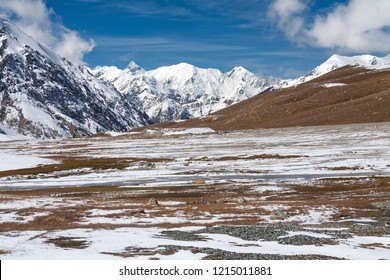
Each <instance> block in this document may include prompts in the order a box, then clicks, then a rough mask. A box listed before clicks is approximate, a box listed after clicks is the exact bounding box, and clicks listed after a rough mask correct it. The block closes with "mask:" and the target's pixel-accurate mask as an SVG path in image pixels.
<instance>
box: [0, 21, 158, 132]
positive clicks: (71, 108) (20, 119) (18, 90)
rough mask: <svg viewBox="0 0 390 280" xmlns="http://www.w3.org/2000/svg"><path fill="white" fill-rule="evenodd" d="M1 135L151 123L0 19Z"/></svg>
mask: <svg viewBox="0 0 390 280" xmlns="http://www.w3.org/2000/svg"><path fill="white" fill-rule="evenodd" d="M0 104H1V109H0V133H3V134H11V135H12V134H22V135H26V136H31V137H34V138H63V137H76V136H85V135H91V134H94V133H97V132H99V131H112V130H113V131H127V130H129V129H131V128H134V127H138V126H144V125H148V124H150V123H151V122H150V120H149V118H148V117H147V115H146V114H144V113H143V112H141V111H139V110H138V109H137V108H136V107H135V106H134V105H133V104H132V103H130V102H128V100H127V98H126V97H125V96H123V95H122V94H121V93H119V92H118V91H117V90H115V89H114V88H113V87H112V86H109V85H107V84H105V83H104V82H102V81H100V80H99V79H97V78H96V77H95V76H93V75H92V74H91V73H90V72H89V70H88V69H87V68H86V67H84V66H77V65H73V64H72V63H71V62H69V61H68V60H66V59H64V58H61V57H60V56H59V55H57V54H56V53H54V52H53V51H52V50H51V49H50V48H48V47H47V46H45V45H44V44H41V43H39V42H37V41H35V40H34V39H33V38H31V37H29V36H28V35H26V34H25V33H24V32H23V31H21V30H20V29H19V28H18V27H17V26H16V25H14V24H13V23H11V22H9V21H7V20H0Z"/></svg>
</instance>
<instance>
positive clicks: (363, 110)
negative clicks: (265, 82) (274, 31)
mask: <svg viewBox="0 0 390 280" xmlns="http://www.w3.org/2000/svg"><path fill="white" fill-rule="evenodd" d="M389 108H390V69H383V70H373V69H366V68H363V67H358V66H344V67H341V68H339V69H337V70H334V71H332V72H329V73H327V74H325V75H322V76H320V77H318V78H316V79H312V80H310V81H308V82H306V83H303V84H300V85H297V86H295V87H289V88H285V89H280V90H276V91H273V92H269V93H264V94H261V95H258V96H255V97H253V98H251V99H248V100H245V101H242V102H240V103H238V104H235V105H233V106H230V107H228V108H226V109H224V110H221V111H218V112H216V113H214V114H211V115H210V116H208V117H206V118H201V119H192V120H189V121H186V122H181V123H169V124H161V125H156V126H157V127H211V128H213V129H215V130H240V129H257V128H271V127H288V126H308V125H333V124H352V123H369V122H385V121H390V110H389Z"/></svg>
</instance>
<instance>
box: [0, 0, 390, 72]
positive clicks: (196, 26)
mask: <svg viewBox="0 0 390 280" xmlns="http://www.w3.org/2000/svg"><path fill="white" fill-rule="evenodd" d="M0 15H1V16H5V17H7V18H10V19H11V20H13V21H14V22H15V23H16V24H17V25H19V26H20V27H21V28H22V29H23V30H24V31H25V32H26V33H28V34H29V35H31V36H33V37H34V38H36V39H38V40H39V41H42V42H44V43H46V44H48V45H49V46H51V47H52V48H54V49H55V50H56V51H57V52H59V53H60V54H61V55H62V56H64V57H66V58H68V59H70V60H71V61H72V62H74V63H82V64H86V65H88V66H90V67H95V66H97V65H102V66H103V65H110V66H111V65H114V66H117V67H119V68H124V67H126V65H127V64H128V63H129V62H130V61H135V62H136V63H137V64H139V65H140V66H141V67H143V68H144V69H146V70H151V69H155V68H157V67H160V66H165V65H173V64H177V63H180V62H187V63H190V64H193V65H195V66H198V67H202V68H217V69H220V70H221V71H223V72H226V71H229V70H230V69H232V68H233V67H235V66H243V67H245V68H246V69H248V70H249V71H252V72H253V73H255V74H258V75H263V76H268V75H272V76H276V77H281V78H295V77H298V76H301V75H304V74H306V73H308V72H309V71H310V70H312V69H313V68H314V67H316V66H317V65H319V64H321V63H322V62H323V61H325V60H326V59H327V58H328V57H330V56H331V55H332V54H334V53H337V54H342V55H358V54H366V53H370V54H374V55H378V56H382V55H387V54H389V53H390V16H389V15H390V0H375V1H372V0H340V1H327V0H325V1H324V0H245V1H243V0H218V1H210V0H160V1H158V0H128V1H125V0H110V1H107V0H62V1H58V0H0Z"/></svg>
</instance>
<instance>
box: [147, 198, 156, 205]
mask: <svg viewBox="0 0 390 280" xmlns="http://www.w3.org/2000/svg"><path fill="white" fill-rule="evenodd" d="M148 204H149V205H158V201H157V199H155V198H151V199H149V203H148Z"/></svg>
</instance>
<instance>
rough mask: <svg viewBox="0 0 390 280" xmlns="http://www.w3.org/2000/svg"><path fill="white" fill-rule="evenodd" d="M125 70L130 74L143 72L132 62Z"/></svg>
mask: <svg viewBox="0 0 390 280" xmlns="http://www.w3.org/2000/svg"><path fill="white" fill-rule="evenodd" d="M126 70H127V71H129V72H130V73H131V74H136V73H138V72H144V69H143V68H142V67H141V66H139V65H138V64H137V63H135V62H134V61H133V60H132V61H130V63H129V64H128V65H127V66H126Z"/></svg>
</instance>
